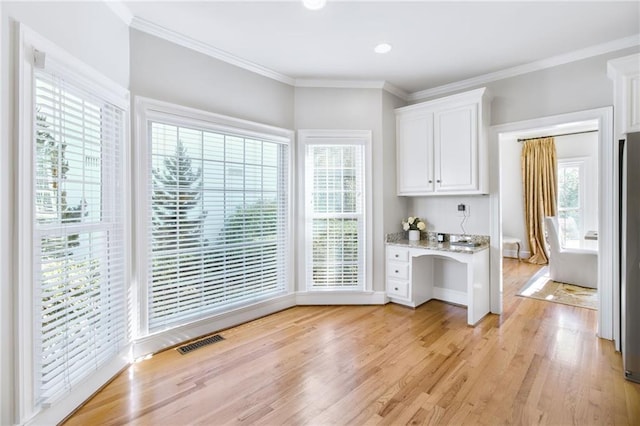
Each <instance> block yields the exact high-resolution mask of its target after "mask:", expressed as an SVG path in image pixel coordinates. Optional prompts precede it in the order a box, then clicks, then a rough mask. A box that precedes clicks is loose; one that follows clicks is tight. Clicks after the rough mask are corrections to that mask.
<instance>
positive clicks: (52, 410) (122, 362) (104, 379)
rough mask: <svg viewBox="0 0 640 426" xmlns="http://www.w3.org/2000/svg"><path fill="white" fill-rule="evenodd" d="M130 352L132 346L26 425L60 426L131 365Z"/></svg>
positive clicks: (127, 347)
mask: <svg viewBox="0 0 640 426" xmlns="http://www.w3.org/2000/svg"><path fill="white" fill-rule="evenodd" d="M129 350H130V346H129V345H127V346H126V348H124V349H123V350H122V351H121V352H120V354H119V355H118V356H116V357H115V358H114V359H113V360H111V362H109V363H108V364H107V365H105V366H103V367H101V368H100V369H99V370H97V371H96V372H95V373H93V374H92V375H91V376H89V377H88V378H87V379H86V380H84V381H83V382H82V383H80V384H78V385H76V386H74V388H73V390H72V391H71V392H69V393H68V394H66V395H64V396H62V397H61V398H60V399H58V400H56V401H54V402H53V403H52V404H51V405H49V406H47V407H43V408H42V410H41V411H40V412H38V414H36V415H35V416H33V417H32V418H31V419H29V420H28V421H26V422H25V423H24V424H25V425H28V426H31V425H57V424H60V423H61V422H62V421H63V420H64V419H65V418H66V417H67V416H69V415H70V414H71V413H73V412H74V411H75V410H76V409H77V408H78V407H80V406H81V405H82V404H83V403H84V402H85V401H86V400H87V399H89V398H90V397H91V396H93V394H95V393H96V392H98V391H99V390H100V389H101V388H102V387H103V386H104V385H105V383H108V382H109V381H110V380H111V379H113V378H114V377H115V376H116V375H117V374H118V373H119V372H120V371H122V370H123V369H124V368H126V367H127V366H128V365H129Z"/></svg>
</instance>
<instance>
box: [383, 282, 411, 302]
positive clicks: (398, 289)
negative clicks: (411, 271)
mask: <svg viewBox="0 0 640 426" xmlns="http://www.w3.org/2000/svg"><path fill="white" fill-rule="evenodd" d="M387 295H388V296H390V297H400V298H402V299H408V298H409V282H408V281H398V280H387Z"/></svg>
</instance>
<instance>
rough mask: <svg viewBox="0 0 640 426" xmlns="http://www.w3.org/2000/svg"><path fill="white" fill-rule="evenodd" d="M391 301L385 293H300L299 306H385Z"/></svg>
mask: <svg viewBox="0 0 640 426" xmlns="http://www.w3.org/2000/svg"><path fill="white" fill-rule="evenodd" d="M388 301H389V300H388V299H387V295H386V293H385V292H384V291H370V292H369V291H367V292H348V293H347V292H345V293H339V292H331V293H325V292H317V291H316V292H299V293H297V294H296V304H297V305H384V304H385V303H387V302H388Z"/></svg>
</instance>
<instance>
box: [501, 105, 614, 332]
mask: <svg viewBox="0 0 640 426" xmlns="http://www.w3.org/2000/svg"><path fill="white" fill-rule="evenodd" d="M587 130H596V132H595V133H596V135H597V161H596V163H597V172H596V175H597V187H598V188H599V191H598V195H597V203H596V206H597V208H598V213H597V221H596V224H597V225H596V227H597V229H595V231H596V232H597V233H598V235H599V240H598V251H599V254H600V255H599V256H598V298H599V302H598V318H599V321H598V335H599V336H600V337H602V338H605V339H613V337H614V336H613V318H614V312H613V297H614V294H613V288H614V285H613V280H614V271H613V264H614V262H613V263H612V262H611V259H612V258H613V257H614V251H613V235H614V229H613V227H614V226H615V221H614V220H613V214H614V201H615V200H614V198H613V197H614V191H613V186H614V182H613V177H614V153H613V150H614V144H613V111H612V108H610V107H608V108H599V109H595V110H587V111H580V112H575V113H569V114H561V115H556V116H550V117H544V118H539V119H533V120H526V121H521V122H515V123H509V124H504V125H497V126H493V127H492V128H491V134H490V156H491V157H490V158H491V161H492V163H493V164H498V165H499V166H500V167H493V168H491V176H490V181H491V188H492V190H491V194H490V197H491V222H492V226H491V241H492V242H491V248H492V253H491V285H492V289H491V296H492V304H491V310H492V312H494V313H501V312H502V290H503V287H502V256H503V247H502V237H503V226H504V225H505V216H506V214H507V212H509V211H511V210H510V209H511V207H510V205H511V204H516V203H515V202H514V201H513V198H512V197H509V194H507V193H505V192H504V191H505V190H508V188H509V186H513V185H514V183H513V182H512V180H510V179H509V178H507V175H506V174H507V173H513V170H514V169H516V171H517V174H518V176H519V175H520V171H519V170H520V159H519V156H518V158H517V161H514V160H513V157H509V155H510V154H509V149H510V148H511V150H512V151H516V153H517V152H519V150H520V149H521V148H520V147H518V146H517V145H518V144H517V139H518V138H525V137H534V136H547V135H549V136H552V135H557V134H565V133H572V132H577V131H587ZM514 144H515V148H514ZM503 157H504V158H503ZM509 158H511V159H510V160H509ZM503 160H504V162H503ZM516 185H517V183H516ZM519 185H520V187H521V185H522V183H521V178H520V181H519ZM520 194H521V192H520ZM520 199H521V196H520ZM520 212H522V210H520ZM519 216H520V219H519V220H520V222H521V224H522V229H524V215H523V214H522V213H520V214H519ZM510 222H513V223H515V224H516V225H513V226H514V228H509V229H510V230H509V231H508V232H509V233H511V232H517V231H516V230H517V227H518V225H517V222H518V219H517V218H514V221H511V218H506V223H507V224H509V223H510ZM590 223H591V225H587V224H586V223H585V224H583V225H584V226H585V227H587V228H592V227H594V225H593V223H594V222H590ZM508 226H512V225H508ZM512 229H513V231H512ZM588 230H590V231H594V230H593V229H588ZM509 235H510V234H509ZM522 241H523V242H525V241H526V238H524V236H523V239H522ZM526 255H527V253H523V256H522V257H525V256H526Z"/></svg>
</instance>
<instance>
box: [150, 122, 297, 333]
mask: <svg viewBox="0 0 640 426" xmlns="http://www.w3.org/2000/svg"><path fill="white" fill-rule="evenodd" d="M151 115H153V114H152V113H151ZM211 117H212V119H215V117H216V116H213V115H212V116H211ZM187 121H188V120H184V121H183V120H180V119H177V118H176V117H175V116H173V117H171V116H162V117H161V116H158V117H154V116H151V117H149V119H148V120H147V121H146V124H145V126H146V129H147V135H148V136H147V139H148V144H149V145H148V147H149V150H150V151H149V155H148V161H149V173H148V174H147V180H148V190H147V191H146V192H145V194H147V196H148V206H149V214H148V215H147V217H148V222H147V223H146V228H147V232H148V234H147V235H148V241H149V244H148V247H147V278H146V282H147V290H146V299H147V304H146V305H147V306H146V311H147V312H146V317H147V324H146V328H147V329H148V332H150V333H153V332H157V331H161V330H163V329H167V328H171V327H175V326H178V325H182V324H186V323H188V322H192V321H194V320H197V319H201V318H204V317H207V316H210V315H212V314H214V313H220V312H225V311H228V310H230V309H232V308H235V307H238V306H246V305H249V304H251V303H255V302H257V301H261V300H265V299H268V298H270V297H274V296H276V295H281V294H284V293H285V292H286V291H287V289H288V284H287V276H288V274H287V256H286V254H287V250H288V238H289V232H288V222H289V213H288V210H289V201H288V197H289V190H288V188H289V173H288V170H289V152H288V151H289V147H288V141H289V140H288V139H285V138H282V137H278V136H274V135H269V134H253V133H250V132H247V131H243V130H242V129H230V128H222V126H219V125H216V123H215V122H210V121H209V122H198V123H195V122H192V121H189V122H187Z"/></svg>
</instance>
